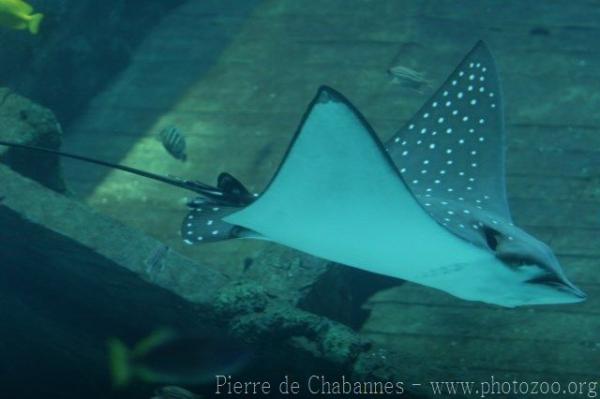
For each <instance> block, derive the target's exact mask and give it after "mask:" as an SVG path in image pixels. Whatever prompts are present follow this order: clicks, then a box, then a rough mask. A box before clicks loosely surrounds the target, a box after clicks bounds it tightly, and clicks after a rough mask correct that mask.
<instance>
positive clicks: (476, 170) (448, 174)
mask: <svg viewBox="0 0 600 399" xmlns="http://www.w3.org/2000/svg"><path fill="white" fill-rule="evenodd" d="M501 97H502V96H501V91H500V83H499V80H498V75H497V71H496V66H495V63H494V60H493V58H492V55H491V54H490V52H489V50H488V48H487V47H486V45H485V44H484V43H483V42H479V43H477V45H476V46H475V47H474V48H473V49H472V50H471V51H470V52H469V54H467V56H465V58H464V59H463V60H462V61H461V62H460V64H459V65H458V67H457V68H456V69H455V70H454V72H452V74H450V76H449V77H448V79H447V80H446V81H445V82H444V83H443V84H442V86H441V87H440V88H439V89H438V90H437V91H436V92H435V94H434V95H433V96H432V97H431V98H430V99H429V100H428V101H427V102H426V103H425V105H424V106H423V107H422V108H421V109H420V110H419V111H418V112H417V113H416V115H415V116H414V117H413V118H412V119H411V120H410V121H408V123H407V124H406V125H405V126H404V127H402V128H401V129H400V130H399V131H398V132H397V133H396V134H395V135H394V136H393V137H392V138H391V139H390V140H389V141H388V142H387V143H386V148H387V149H388V151H389V153H390V155H391V157H392V159H393V160H394V162H395V164H396V166H397V167H398V169H399V170H400V172H401V173H402V176H403V177H404V180H405V181H406V182H407V183H408V185H409V187H410V189H411V191H412V192H413V193H414V194H415V196H416V197H417V198H418V199H419V201H421V202H422V203H423V202H426V201H430V200H429V199H431V201H434V202H440V201H444V202H462V203H463V204H465V205H466V206H472V207H474V208H479V209H481V210H483V211H485V212H489V213H492V214H494V215H496V216H497V217H499V218H502V219H504V220H506V221H508V222H510V221H511V216H510V211H509V208H508V203H507V201H506V187H505V137H504V125H503V114H502V98H501ZM428 210H429V209H428ZM437 210H440V211H441V212H442V213H440V214H439V215H438V214H437V213H436V211H437ZM431 212H432V216H434V217H435V218H436V219H438V220H439V221H443V218H444V217H447V214H444V213H445V212H444V211H443V207H436V206H433V207H431ZM442 215H443V216H442Z"/></svg>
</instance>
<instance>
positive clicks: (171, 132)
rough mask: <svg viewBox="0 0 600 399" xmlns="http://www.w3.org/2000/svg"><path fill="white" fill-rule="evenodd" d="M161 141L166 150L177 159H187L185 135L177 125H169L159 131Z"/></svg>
mask: <svg viewBox="0 0 600 399" xmlns="http://www.w3.org/2000/svg"><path fill="white" fill-rule="evenodd" d="M159 137H160V141H161V143H162V145H163V147H165V150H167V152H168V153H169V154H171V156H172V157H173V158H175V159H179V160H180V161H183V162H185V161H186V160H187V154H186V147H187V144H186V141H185V136H184V135H183V133H182V132H181V130H179V129H178V128H177V127H176V126H167V127H165V128H164V129H163V130H161V131H160V133H159Z"/></svg>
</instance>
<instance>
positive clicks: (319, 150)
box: [225, 87, 434, 266]
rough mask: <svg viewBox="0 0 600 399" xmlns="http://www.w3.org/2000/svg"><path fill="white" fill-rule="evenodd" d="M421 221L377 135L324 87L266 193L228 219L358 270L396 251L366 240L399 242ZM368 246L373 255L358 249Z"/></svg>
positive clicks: (355, 113)
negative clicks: (412, 221)
mask: <svg viewBox="0 0 600 399" xmlns="http://www.w3.org/2000/svg"><path fill="white" fill-rule="evenodd" d="M394 212H396V213H394ZM416 215H420V216H423V217H426V218H429V216H427V214H426V213H425V212H424V211H423V210H422V208H421V207H420V205H419V204H418V203H417V202H416V201H415V200H414V199H413V197H412V194H411V193H410V192H409V191H408V189H407V188H406V186H405V185H404V183H403V181H402V178H401V176H400V175H399V173H398V171H397V170H396V168H395V166H394V165H393V163H392V161H391V159H390V158H389V156H388V155H387V153H386V152H385V150H384V148H383V146H382V144H381V142H380V141H379V139H378V138H377V137H376V135H375V133H374V132H373V130H372V129H371V128H370V127H369V125H368V124H367V123H366V122H365V121H364V119H363V118H362V116H361V115H360V114H359V113H358V112H357V111H356V110H355V109H354V108H353V107H352V106H351V105H350V104H349V103H348V102H347V100H345V99H344V98H343V97H342V96H341V95H340V94H339V93H337V92H335V91H334V90H332V89H329V88H326V87H323V88H321V89H320V90H319V93H318V94H317V96H316V98H315V99H314V100H313V102H312V103H311V105H310V107H309V110H308V111H307V112H306V114H305V116H304V119H303V122H302V124H301V126H300V128H299V130H298V131H297V133H296V136H295V138H294V139H293V142H292V144H291V145H290V147H289V149H288V151H287V154H286V156H285V158H284V160H283V162H282V164H281V165H280V167H279V170H278V171H277V173H276V174H275V176H274V178H273V179H272V180H271V182H270V184H269V185H268V187H267V189H266V190H265V191H264V193H263V194H262V195H261V196H260V197H259V198H258V199H257V200H256V201H254V202H253V203H252V204H250V205H249V206H248V207H246V208H244V209H243V210H240V211H239V212H236V213H233V214H231V215H230V216H228V217H226V218H225V221H227V222H228V223H231V224H235V225H240V226H244V227H246V228H248V229H251V230H254V231H256V232H258V233H260V234H262V235H263V236H266V237H267V238H269V239H271V240H273V241H276V242H279V243H281V244H285V245H287V246H290V247H293V248H296V249H299V250H303V251H305V252H308V253H311V254H313V255H317V256H321V257H324V258H327V259H330V260H335V261H338V262H341V263H345V264H348V265H356V266H361V265H364V264H369V262H370V261H371V259H369V258H368V253H371V254H382V253H385V251H386V250H389V247H390V246H391V245H390V242H387V243H386V242H381V240H379V241H376V240H374V239H373V240H372V241H374V242H366V241H368V240H369V237H374V236H378V237H382V236H383V237H388V238H389V239H390V240H399V239H400V237H401V236H400V234H402V232H400V231H398V226H399V225H405V226H406V227H407V228H410V222H409V220H410V219H415V218H416V217H417V216H416ZM403 218H406V219H405V220H402V219H403ZM429 219H430V218H429ZM433 223H434V222H433ZM375 241H376V242H375ZM348 243H356V244H357V245H348ZM364 245H367V246H368V248H369V249H370V251H364V250H360V249H358V248H357V247H363V248H364Z"/></svg>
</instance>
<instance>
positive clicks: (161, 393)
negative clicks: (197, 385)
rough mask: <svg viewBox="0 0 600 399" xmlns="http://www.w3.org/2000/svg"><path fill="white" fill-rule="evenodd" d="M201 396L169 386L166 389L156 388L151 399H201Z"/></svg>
mask: <svg viewBox="0 0 600 399" xmlns="http://www.w3.org/2000/svg"><path fill="white" fill-rule="evenodd" d="M201 398H202V396H200V395H196V394H195V393H192V392H190V391H188V390H187V389H183V388H181V387H176V386H173V385H169V386H166V387H161V388H158V389H157V390H155V391H154V396H153V397H152V398H151V399H201Z"/></svg>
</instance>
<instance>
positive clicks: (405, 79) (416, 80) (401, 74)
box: [388, 65, 431, 92]
mask: <svg viewBox="0 0 600 399" xmlns="http://www.w3.org/2000/svg"><path fill="white" fill-rule="evenodd" d="M388 73H389V74H390V75H391V76H392V77H393V79H392V83H398V84H400V85H402V86H404V87H408V88H410V89H413V90H417V91H419V92H420V91H422V90H424V89H427V88H429V87H431V82H430V81H429V80H427V79H426V78H425V75H424V74H422V73H421V72H417V71H415V70H414V69H411V68H409V67H405V66H402V65H396V66H393V67H391V68H390V69H388Z"/></svg>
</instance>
